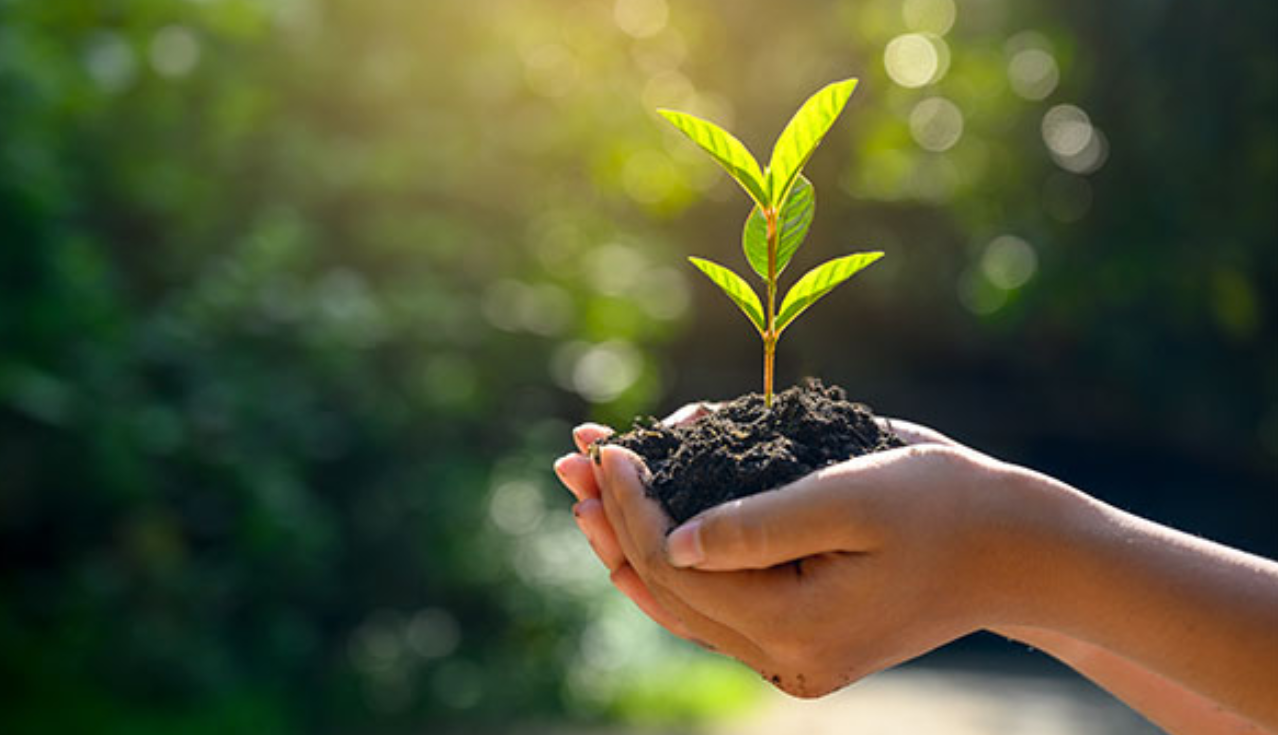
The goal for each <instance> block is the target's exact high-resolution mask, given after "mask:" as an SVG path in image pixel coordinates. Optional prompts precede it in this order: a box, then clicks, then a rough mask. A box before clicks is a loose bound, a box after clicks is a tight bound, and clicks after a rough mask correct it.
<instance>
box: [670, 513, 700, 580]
mask: <svg viewBox="0 0 1278 735" xmlns="http://www.w3.org/2000/svg"><path fill="white" fill-rule="evenodd" d="M666 558H667V559H668V560H669V561H670V564H671V565H673V566H676V567H681V568H682V567H694V566H696V565H698V564H700V563H701V562H703V561H705V558H706V555H705V550H704V549H702V548H701V521H699V520H696V519H693V520H691V521H688V522H687V523H685V524H683V525H682V526H679V527H678V528H676V529H675V530H673V531H671V532H670V535H669V536H667V537H666Z"/></svg>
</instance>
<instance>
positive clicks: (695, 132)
mask: <svg viewBox="0 0 1278 735" xmlns="http://www.w3.org/2000/svg"><path fill="white" fill-rule="evenodd" d="M657 112H658V113H659V114H660V115H661V116H662V117H664V118H665V119H667V120H669V121H670V122H671V124H673V125H674V126H675V127H676V128H679V130H680V131H682V132H683V134H684V135H686V136H688V138H689V139H690V140H691V141H692V142H693V143H696V144H697V145H699V146H701V148H702V149H703V150H704V151H705V152H706V153H709V154H710V156H711V157H712V158H714V160H716V161H718V162H719V165H720V166H723V168H724V170H726V171H727V172H728V173H729V174H731V175H732V178H733V179H736V182H737V183H738V184H740V185H741V188H743V189H745V190H746V193H747V194H749V195H750V198H751V199H753V200H754V202H755V204H758V205H760V206H766V205H767V204H768V193H767V185H766V183H765V180H764V176H763V170H762V169H760V168H759V162H758V161H756V160H755V158H754V156H753V155H751V153H750V151H749V150H748V149H747V148H746V147H745V144H744V143H742V142H741V141H739V140H737V139H736V138H735V137H733V135H732V133H729V132H728V131H726V130H724V129H723V128H721V127H719V126H718V125H715V124H714V123H712V122H710V121H708V120H702V119H701V118H699V117H696V116H694V115H689V114H688V113H686V112H676V111H674V110H657Z"/></svg>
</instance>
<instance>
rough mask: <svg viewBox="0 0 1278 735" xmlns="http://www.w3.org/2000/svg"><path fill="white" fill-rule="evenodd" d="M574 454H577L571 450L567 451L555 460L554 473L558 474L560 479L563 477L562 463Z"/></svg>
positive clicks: (574, 455)
mask: <svg viewBox="0 0 1278 735" xmlns="http://www.w3.org/2000/svg"><path fill="white" fill-rule="evenodd" d="M576 456H577V455H576V454H573V453H572V452H569V453H568V454H565V455H564V456H562V457H560V458H559V459H557V460H555V474H556V475H559V479H561V480H562V479H563V477H564V464H566V463H567V462H568V460H570V459H572V458H573V457H576Z"/></svg>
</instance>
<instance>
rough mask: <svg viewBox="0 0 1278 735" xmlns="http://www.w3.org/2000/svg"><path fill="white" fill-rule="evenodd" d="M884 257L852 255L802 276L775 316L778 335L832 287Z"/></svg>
mask: <svg viewBox="0 0 1278 735" xmlns="http://www.w3.org/2000/svg"><path fill="white" fill-rule="evenodd" d="M882 257H883V253H882V252H878V251H876V252H870V253H855V254H853V255H845V256H843V257H842V258H835V259H834V260H831V261H829V262H827V263H823V264H821V265H818V266H817V267H815V268H813V269H812V270H810V271H808V272H807V273H805V274H803V277H802V278H800V279H799V280H798V282H797V283H795V284H794V286H793V287H792V288H791V289H790V293H788V294H786V295H785V300H784V301H782V302H781V313H780V314H778V315H777V334H780V333H781V332H782V330H784V329H785V328H786V327H788V326H789V325H790V322H792V321H794V320H795V318H796V317H798V316H799V315H800V314H802V313H803V310H804V309H807V308H808V307H809V306H811V305H812V304H814V303H816V300H817V299H819V298H821V297H822V296H824V295H826V294H828V293H830V291H831V290H833V289H834V287H835V286H837V285H839V284H840V283H843V282H844V281H846V280H848V279H849V278H851V277H852V276H854V275H856V273H857V271H859V270H861V269H862V268H864V267H866V266H867V265H869V264H871V263H873V262H874V261H876V260H878V259H879V258H882Z"/></svg>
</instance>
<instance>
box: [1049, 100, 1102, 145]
mask: <svg viewBox="0 0 1278 735" xmlns="http://www.w3.org/2000/svg"><path fill="white" fill-rule="evenodd" d="M1042 132H1043V143H1045V144H1046V145H1047V149H1048V150H1049V151H1051V152H1052V153H1053V154H1054V155H1057V156H1066V157H1068V156H1077V155H1078V154H1080V153H1082V152H1083V150H1084V149H1085V148H1087V145H1088V143H1090V142H1091V140H1092V136H1093V134H1094V133H1093V129H1092V121H1091V119H1090V118H1088V117H1087V113H1086V112H1083V111H1082V110H1081V109H1079V108H1077V107H1075V106H1074V105H1056V106H1055V107H1053V108H1052V109H1050V110H1048V111H1047V114H1045V115H1043V124H1042Z"/></svg>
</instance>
